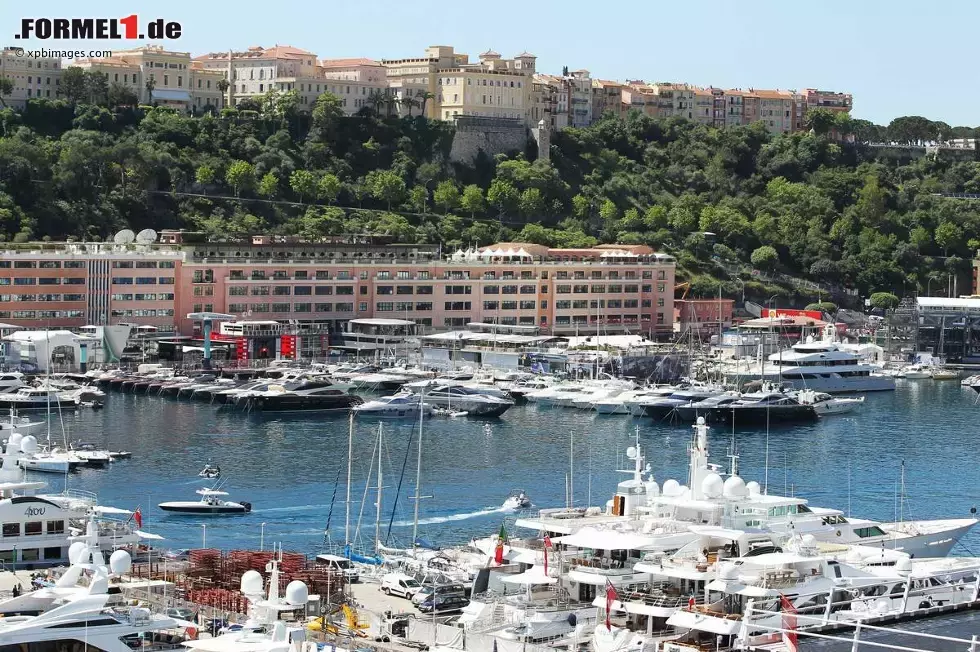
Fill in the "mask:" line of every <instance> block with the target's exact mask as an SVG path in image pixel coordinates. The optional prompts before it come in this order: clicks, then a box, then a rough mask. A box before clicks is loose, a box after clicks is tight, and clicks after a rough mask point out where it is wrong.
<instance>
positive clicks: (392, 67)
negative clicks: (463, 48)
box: [382, 45, 537, 124]
mask: <svg viewBox="0 0 980 652" xmlns="http://www.w3.org/2000/svg"><path fill="white" fill-rule="evenodd" d="M535 60H536V57H535V56H534V55H533V54H529V53H527V52H523V53H521V54H519V55H518V56H516V57H514V58H513V59H504V58H502V57H501V56H500V54H499V53H497V52H494V51H492V50H489V51H487V52H484V53H483V54H481V55H480V57H479V61H478V62H477V63H470V62H469V56H468V55H465V54H460V53H457V52H455V51H454V50H453V48H452V47H450V46H444V45H434V46H431V47H429V48H426V51H425V56H423V57H419V58H412V59H385V60H383V61H382V64H383V65H384V66H385V68H386V69H387V73H388V85H389V87H390V88H391V92H392V93H394V95H395V97H397V98H398V99H399V100H404V99H405V98H412V99H413V100H414V103H418V104H419V107H418V111H422V107H421V104H422V102H423V100H424V102H425V109H424V112H425V115H426V116H427V117H429V118H432V119H434V120H455V119H456V118H458V117H460V116H481V117H488V118H510V119H514V120H520V121H522V122H524V123H530V121H531V120H532V104H533V102H532V93H533V77H534V68H535ZM399 110H400V111H401V112H403V113H405V114H407V113H408V112H410V111H413V110H415V107H414V106H410V105H409V104H408V103H405V104H400V105H399ZM535 124H537V123H536V122H535Z"/></svg>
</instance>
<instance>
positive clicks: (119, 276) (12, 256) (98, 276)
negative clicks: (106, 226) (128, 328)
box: [0, 243, 184, 330]
mask: <svg viewBox="0 0 980 652" xmlns="http://www.w3.org/2000/svg"><path fill="white" fill-rule="evenodd" d="M183 258H184V256H183V253H182V252H181V251H180V250H179V248H175V247H163V246H155V247H142V246H120V245H112V244H103V243H86V244H59V245H54V244H51V243H37V244H26V245H8V246H7V248H6V250H5V251H3V253H2V254H0V321H2V322H5V323H9V324H14V325H17V326H23V327H25V328H46V327H50V328H79V327H81V326H85V325H90V324H91V325H105V324H118V323H123V322H125V323H134V324H139V325H147V326H155V327H157V328H159V329H160V330H173V329H174V325H175V323H176V322H175V318H176V312H175V310H176V309H177V305H178V304H179V301H178V297H177V291H178V290H177V286H176V279H177V275H178V272H179V269H180V265H181V262H182V260H183Z"/></svg>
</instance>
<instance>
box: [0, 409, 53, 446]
mask: <svg viewBox="0 0 980 652" xmlns="http://www.w3.org/2000/svg"><path fill="white" fill-rule="evenodd" d="M46 427H47V424H46V423H45V422H44V421H31V420H30V419H28V418H27V417H18V416H17V412H16V411H15V410H14V409H13V408H11V409H10V416H9V417H8V418H7V419H5V420H2V421H0V439H6V438H7V437H9V436H10V435H11V434H12V433H15V432H17V433H20V434H22V435H39V434H41V433H42V432H44V429H45V428H46Z"/></svg>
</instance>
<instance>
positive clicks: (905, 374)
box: [902, 364, 932, 380]
mask: <svg viewBox="0 0 980 652" xmlns="http://www.w3.org/2000/svg"><path fill="white" fill-rule="evenodd" d="M902 378H905V379H907V380H922V379H925V378H932V371H931V369H930V368H929V365H924V364H910V365H908V366H907V367H905V368H903V369H902Z"/></svg>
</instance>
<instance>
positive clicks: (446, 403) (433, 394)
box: [422, 384, 514, 417]
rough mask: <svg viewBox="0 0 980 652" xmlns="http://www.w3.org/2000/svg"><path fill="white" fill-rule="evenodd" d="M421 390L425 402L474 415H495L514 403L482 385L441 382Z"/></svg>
mask: <svg viewBox="0 0 980 652" xmlns="http://www.w3.org/2000/svg"><path fill="white" fill-rule="evenodd" d="M422 391H423V394H422V396H424V398H425V402H426V403H428V404H430V405H433V406H438V407H441V408H448V409H450V410H462V411H464V412H466V413H467V414H468V415H470V416H475V417H497V416H500V415H501V414H503V413H504V412H506V411H507V410H509V409H510V408H511V407H513V405H514V400H513V399H511V398H509V397H508V398H502V397H500V396H496V395H494V394H491V393H487V392H486V391H484V390H483V388H482V387H470V386H467V385H452V384H442V385H435V386H432V387H428V388H426V389H424V390H422Z"/></svg>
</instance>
